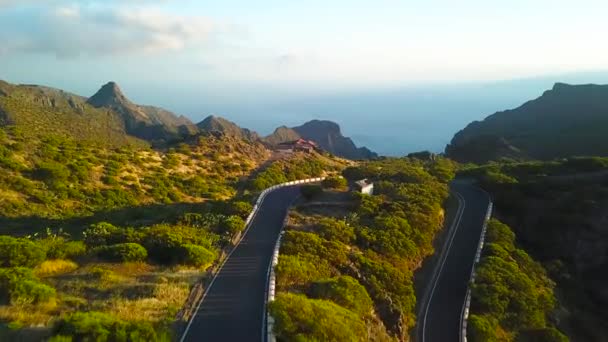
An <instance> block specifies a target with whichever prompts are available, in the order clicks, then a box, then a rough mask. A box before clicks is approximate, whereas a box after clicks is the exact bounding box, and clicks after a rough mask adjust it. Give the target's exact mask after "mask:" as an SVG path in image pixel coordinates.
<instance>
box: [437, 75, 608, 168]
mask: <svg viewBox="0 0 608 342" xmlns="http://www.w3.org/2000/svg"><path fill="white" fill-rule="evenodd" d="M606 132H608V85H595V84H587V85H568V84H564V83H557V84H555V86H554V87H553V89H551V90H548V91H546V92H545V93H544V94H543V95H542V96H541V97H539V98H537V99H535V100H532V101H529V102H527V103H525V104H524V105H522V106H521V107H519V108H516V109H513V110H507V111H503V112H498V113H496V114H493V115H491V116H489V117H487V118H486V119H484V120H483V121H475V122H472V123H470V124H469V125H468V126H467V127H466V128H464V129H463V130H461V131H460V132H458V133H457V134H456V135H455V136H454V138H453V139H452V141H451V143H450V144H449V145H448V146H447V147H446V150H445V152H446V154H447V155H448V156H449V157H451V158H453V159H455V160H458V161H461V162H478V163H482V162H486V161H489V160H497V159H500V158H512V159H541V160H549V159H554V158H561V157H568V156H577V155H579V156H580V155H597V156H606V155H608V138H607V137H608V136H607V135H606Z"/></svg>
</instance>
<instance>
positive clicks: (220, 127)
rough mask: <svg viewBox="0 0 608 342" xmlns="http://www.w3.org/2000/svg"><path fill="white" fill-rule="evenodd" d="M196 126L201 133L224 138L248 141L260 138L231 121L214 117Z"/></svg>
mask: <svg viewBox="0 0 608 342" xmlns="http://www.w3.org/2000/svg"><path fill="white" fill-rule="evenodd" d="M196 126H197V127H198V129H199V130H201V131H203V132H209V133H213V132H220V133H222V134H224V135H226V136H231V137H237V138H240V139H246V140H250V141H256V140H258V139H259V138H260V137H259V136H258V134H257V133H256V132H253V131H250V130H248V129H246V128H241V127H239V126H238V125H237V124H235V123H234V122H232V121H228V120H226V119H224V118H221V117H218V116H214V115H210V116H208V117H206V118H205V119H204V120H203V121H201V122H199V123H197V124H196Z"/></svg>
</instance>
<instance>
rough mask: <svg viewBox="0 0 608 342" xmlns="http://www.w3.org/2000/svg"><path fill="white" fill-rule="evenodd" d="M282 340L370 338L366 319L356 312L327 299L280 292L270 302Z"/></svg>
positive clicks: (355, 339)
mask: <svg viewBox="0 0 608 342" xmlns="http://www.w3.org/2000/svg"><path fill="white" fill-rule="evenodd" d="M269 310H270V314H271V315H272V317H273V318H274V319H275V325H274V332H275V334H276V335H277V339H278V340H281V341H368V340H369V337H368V334H367V331H366V327H365V323H364V322H363V320H361V319H360V318H359V317H358V316H357V315H356V314H355V313H354V312H352V311H350V310H347V309H345V308H343V307H341V306H339V305H336V304H334V303H332V302H330V301H327V300H321V299H308V298H306V297H305V296H303V295H295V294H279V295H278V296H277V299H276V300H275V301H273V302H271V303H270V304H269Z"/></svg>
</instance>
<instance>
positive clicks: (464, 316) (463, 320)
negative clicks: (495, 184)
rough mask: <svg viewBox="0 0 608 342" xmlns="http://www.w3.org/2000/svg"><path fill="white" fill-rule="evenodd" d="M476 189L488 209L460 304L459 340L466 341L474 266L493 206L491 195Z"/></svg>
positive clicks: (484, 237)
mask: <svg viewBox="0 0 608 342" xmlns="http://www.w3.org/2000/svg"><path fill="white" fill-rule="evenodd" d="M478 189H479V190H480V191H482V192H484V193H485V194H486V195H487V196H488V199H489V203H488V209H487V211H486V217H485V219H484V222H483V228H482V229H481V234H480V235H479V243H478V245H477V252H476V253H475V260H474V261H473V266H472V267H471V277H470V278H469V284H468V286H467V294H466V295H465V297H464V298H465V299H464V303H463V305H462V311H461V313H460V336H459V337H460V339H459V340H460V342H467V325H468V320H469V309H470V306H471V285H472V284H473V283H475V266H476V265H477V264H478V263H479V260H480V259H481V252H482V251H483V245H484V243H485V239H486V230H487V228H488V221H490V218H491V217H492V211H493V208H494V203H493V202H492V196H490V194H489V193H488V192H487V191H485V190H483V189H482V188H479V187H478Z"/></svg>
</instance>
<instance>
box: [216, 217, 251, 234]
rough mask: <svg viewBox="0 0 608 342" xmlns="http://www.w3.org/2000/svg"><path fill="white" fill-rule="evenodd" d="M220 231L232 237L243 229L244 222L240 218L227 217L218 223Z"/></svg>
mask: <svg viewBox="0 0 608 342" xmlns="http://www.w3.org/2000/svg"><path fill="white" fill-rule="evenodd" d="M220 229H221V232H222V233H223V234H226V235H229V236H234V235H236V234H237V233H239V232H241V231H242V230H243V229H245V221H243V219H242V218H241V217H240V216H236V215H232V216H228V217H226V218H224V219H223V220H222V222H221V223H220Z"/></svg>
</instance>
